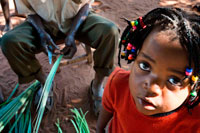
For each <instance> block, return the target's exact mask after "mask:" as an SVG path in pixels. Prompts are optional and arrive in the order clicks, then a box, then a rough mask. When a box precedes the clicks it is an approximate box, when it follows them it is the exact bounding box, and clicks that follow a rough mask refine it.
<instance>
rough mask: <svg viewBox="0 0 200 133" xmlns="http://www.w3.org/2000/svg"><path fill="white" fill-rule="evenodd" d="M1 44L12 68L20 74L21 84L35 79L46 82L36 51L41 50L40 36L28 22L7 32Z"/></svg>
mask: <svg viewBox="0 0 200 133" xmlns="http://www.w3.org/2000/svg"><path fill="white" fill-rule="evenodd" d="M0 44H1V47H2V52H3V54H4V55H5V57H6V58H7V60H8V62H9V64H10V66H11V68H12V70H13V71H14V72H15V73H16V74H17V75H18V79H19V83H20V84H22V83H28V82H31V81H32V80H34V79H38V80H39V81H40V82H41V83H44V81H45V79H44V78H45V77H46V76H45V74H44V73H43V72H42V69H41V65H40V63H39V61H38V60H37V59H36V57H35V54H36V53H39V52H41V48H42V47H41V46H40V38H39V36H38V35H37V32H36V30H35V29H34V28H33V27H32V26H31V25H30V24H29V23H28V22H24V23H23V24H21V25H19V26H17V27H16V28H14V29H13V30H11V31H9V32H7V33H6V34H5V35H4V36H3V37H2V40H1V42H0Z"/></svg>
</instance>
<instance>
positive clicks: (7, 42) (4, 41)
mask: <svg viewBox="0 0 200 133" xmlns="http://www.w3.org/2000/svg"><path fill="white" fill-rule="evenodd" d="M17 42H18V41H17V38H16V36H15V35H13V34H8V33H6V34H5V35H4V36H3V37H2V38H1V42H0V44H1V49H2V52H3V53H4V54H6V53H9V52H12V50H14V49H15V48H14V47H15V46H16V45H15V44H16V43H17Z"/></svg>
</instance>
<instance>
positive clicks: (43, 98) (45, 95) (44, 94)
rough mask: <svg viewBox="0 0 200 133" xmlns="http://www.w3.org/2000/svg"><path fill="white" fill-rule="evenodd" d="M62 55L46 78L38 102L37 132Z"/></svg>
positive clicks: (35, 129) (35, 131) (35, 130)
mask: <svg viewBox="0 0 200 133" xmlns="http://www.w3.org/2000/svg"><path fill="white" fill-rule="evenodd" d="M62 57H63V55H60V56H59V57H58V59H57V61H56V62H55V63H54V65H53V67H52V69H51V71H50V73H49V75H48V77H47V79H46V82H45V84H44V88H43V91H42V95H41V98H40V101H39V104H38V106H39V107H38V108H39V110H38V114H37V118H36V122H35V126H34V129H33V132H34V133H37V132H38V130H39V126H40V123H41V120H42V117H43V114H44V110H45V106H46V102H47V98H48V95H49V92H50V89H51V86H52V82H53V79H54V76H55V74H56V71H57V69H58V66H59V64H60V61H61V59H62Z"/></svg>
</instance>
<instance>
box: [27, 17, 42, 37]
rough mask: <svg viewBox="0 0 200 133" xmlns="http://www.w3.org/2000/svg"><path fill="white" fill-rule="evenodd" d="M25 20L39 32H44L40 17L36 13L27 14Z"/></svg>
mask: <svg viewBox="0 0 200 133" xmlns="http://www.w3.org/2000/svg"><path fill="white" fill-rule="evenodd" d="M27 21H28V22H29V23H31V24H32V25H33V27H34V28H35V29H36V30H37V32H38V33H39V34H41V33H44V32H45V30H44V26H43V24H42V21H41V18H40V16H38V15H37V14H34V15H29V16H28V19H27Z"/></svg>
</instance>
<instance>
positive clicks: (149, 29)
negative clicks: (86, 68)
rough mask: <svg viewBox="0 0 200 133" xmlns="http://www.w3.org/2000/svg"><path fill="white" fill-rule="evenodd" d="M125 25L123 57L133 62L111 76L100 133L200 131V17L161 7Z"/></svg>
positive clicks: (106, 92)
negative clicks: (126, 68) (127, 68)
mask: <svg viewBox="0 0 200 133" xmlns="http://www.w3.org/2000/svg"><path fill="white" fill-rule="evenodd" d="M126 21H127V22H128V26H127V27H126V29H125V31H124V33H123V34H122V38H121V42H120V51H121V46H124V50H123V52H122V54H121V57H122V58H124V59H126V60H128V63H131V62H133V61H134V63H133V65H132V68H131V71H125V70H123V69H121V68H116V69H115V71H114V72H113V73H112V74H111V76H110V78H109V80H108V83H107V85H106V88H105V90H104V94H103V99H102V106H103V107H102V109H101V111H100V114H99V118H98V122H97V132H98V133H99V132H105V127H106V126H108V128H106V129H107V130H106V131H108V132H110V133H141V132H144V133H147V132H154V133H157V132H162V133H165V132H166V133H168V132H170V133H177V132H187V133H188V132H195V133H196V132H199V133H200V105H198V103H199V102H200V100H199V99H200V98H199V96H200V91H199V87H200V86H199V82H200V80H199V79H198V77H199V76H200V24H199V22H200V16H198V15H195V14H191V13H189V12H185V11H183V10H181V9H177V8H176V9H173V8H157V9H154V10H152V11H150V12H149V13H148V14H147V15H145V16H144V17H143V18H142V17H140V18H138V19H137V20H135V21H128V20H126ZM119 64H120V62H119Z"/></svg>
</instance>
